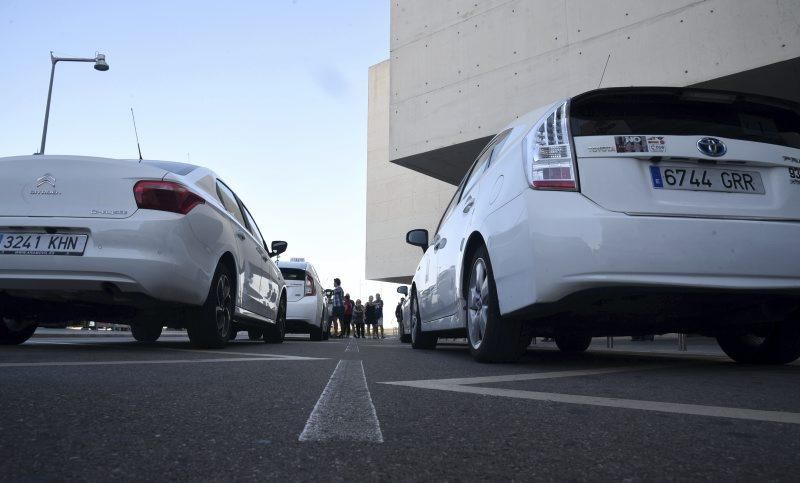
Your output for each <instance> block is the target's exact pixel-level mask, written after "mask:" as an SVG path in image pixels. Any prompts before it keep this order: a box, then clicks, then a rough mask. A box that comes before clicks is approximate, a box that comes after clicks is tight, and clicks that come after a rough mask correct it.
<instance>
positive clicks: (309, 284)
mask: <svg viewBox="0 0 800 483" xmlns="http://www.w3.org/2000/svg"><path fill="white" fill-rule="evenodd" d="M306 295H317V287H316V286H315V285H314V279H313V278H311V275H309V274H306Z"/></svg>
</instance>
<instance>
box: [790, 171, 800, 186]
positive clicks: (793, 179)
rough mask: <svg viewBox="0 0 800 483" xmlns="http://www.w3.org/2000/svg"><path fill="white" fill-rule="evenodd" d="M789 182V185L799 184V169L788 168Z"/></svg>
mask: <svg viewBox="0 0 800 483" xmlns="http://www.w3.org/2000/svg"><path fill="white" fill-rule="evenodd" d="M789 181H790V183H791V184H800V168H789Z"/></svg>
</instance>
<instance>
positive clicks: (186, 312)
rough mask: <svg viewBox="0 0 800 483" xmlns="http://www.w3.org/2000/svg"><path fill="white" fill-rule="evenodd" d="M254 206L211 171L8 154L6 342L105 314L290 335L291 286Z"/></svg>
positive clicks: (208, 329) (0, 330) (210, 337)
mask: <svg viewBox="0 0 800 483" xmlns="http://www.w3.org/2000/svg"><path fill="white" fill-rule="evenodd" d="M285 250H286V242H283V241H275V242H272V244H271V246H270V247H269V248H268V247H267V245H266V244H265V242H264V239H263V237H262V235H261V232H260V231H259V229H258V226H257V225H256V222H255V220H254V218H253V216H252V215H251V214H250V212H249V211H248V210H247V208H246V207H245V205H244V204H243V203H242V201H241V200H240V199H239V198H238V197H237V196H236V195H235V194H234V192H233V191H232V190H231V189H230V188H229V187H228V186H227V185H226V184H225V183H223V182H222V181H221V180H220V179H219V178H218V177H217V175H216V174H214V173H213V172H211V171H209V170H208V169H205V168H201V167H198V166H193V165H189V164H183V163H173V162H162V161H130V160H116V159H106V158H90V157H80V156H52V155H48V156H19V157H11V158H2V159H0V343H1V344H20V343H22V342H24V341H25V340H27V339H28V338H29V337H31V335H32V334H33V332H34V331H35V330H36V327H37V326H38V325H39V324H47V325H62V326H63V325H64V324H66V323H69V322H76V321H82V320H102V321H109V322H119V323H127V324H130V325H131V331H132V333H133V336H134V337H135V338H136V339H137V340H139V341H143V342H154V341H155V340H157V339H158V337H159V336H160V335H161V330H162V327H163V326H168V327H175V328H186V329H187V331H188V333H189V338H190V339H191V341H192V342H193V343H194V344H195V345H197V346H200V347H209V348H211V347H223V346H224V345H225V344H226V343H227V341H228V339H229V338H231V336H232V335H235V333H236V331H237V330H238V329H250V330H263V331H264V332H265V340H266V341H267V342H281V341H282V340H283V336H284V333H285V316H286V285H285V283H284V280H283V277H282V276H281V273H280V271H279V270H278V268H277V266H276V265H275V263H274V262H273V260H272V258H273V257H274V256H276V255H278V254H280V253H282V252H283V251H285Z"/></svg>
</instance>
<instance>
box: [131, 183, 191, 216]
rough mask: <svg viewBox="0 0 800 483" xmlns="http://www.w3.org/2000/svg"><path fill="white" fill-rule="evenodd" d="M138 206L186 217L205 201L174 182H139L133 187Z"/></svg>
mask: <svg viewBox="0 0 800 483" xmlns="http://www.w3.org/2000/svg"><path fill="white" fill-rule="evenodd" d="M133 195H134V197H135V198H136V206H138V207H139V208H142V209H145V210H159V211H170V212H172V213H180V214H182V215H185V214H187V213H189V212H190V211H192V209H193V208H194V207H195V206H197V205H202V204H203V203H205V200H204V199H203V198H201V197H200V196H198V195H196V194H194V193H192V192H191V191H189V189H188V188H186V187H185V186H183V185H182V184H179V183H174V182H172V181H139V182H138V183H136V185H135V186H134V187H133Z"/></svg>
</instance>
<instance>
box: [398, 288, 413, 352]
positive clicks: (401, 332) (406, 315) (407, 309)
mask: <svg viewBox="0 0 800 483" xmlns="http://www.w3.org/2000/svg"><path fill="white" fill-rule="evenodd" d="M397 293H399V294H401V295H402V296H403V297H404V298H403V301H402V304H401V305H400V311H401V312H402V314H403V320H401V321H400V323H399V324H398V327H397V334H398V336H399V337H400V342H402V343H404V344H408V343H410V342H411V323H410V322H411V299H409V297H408V287H407V286H405V285H402V286H400V287H397Z"/></svg>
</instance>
